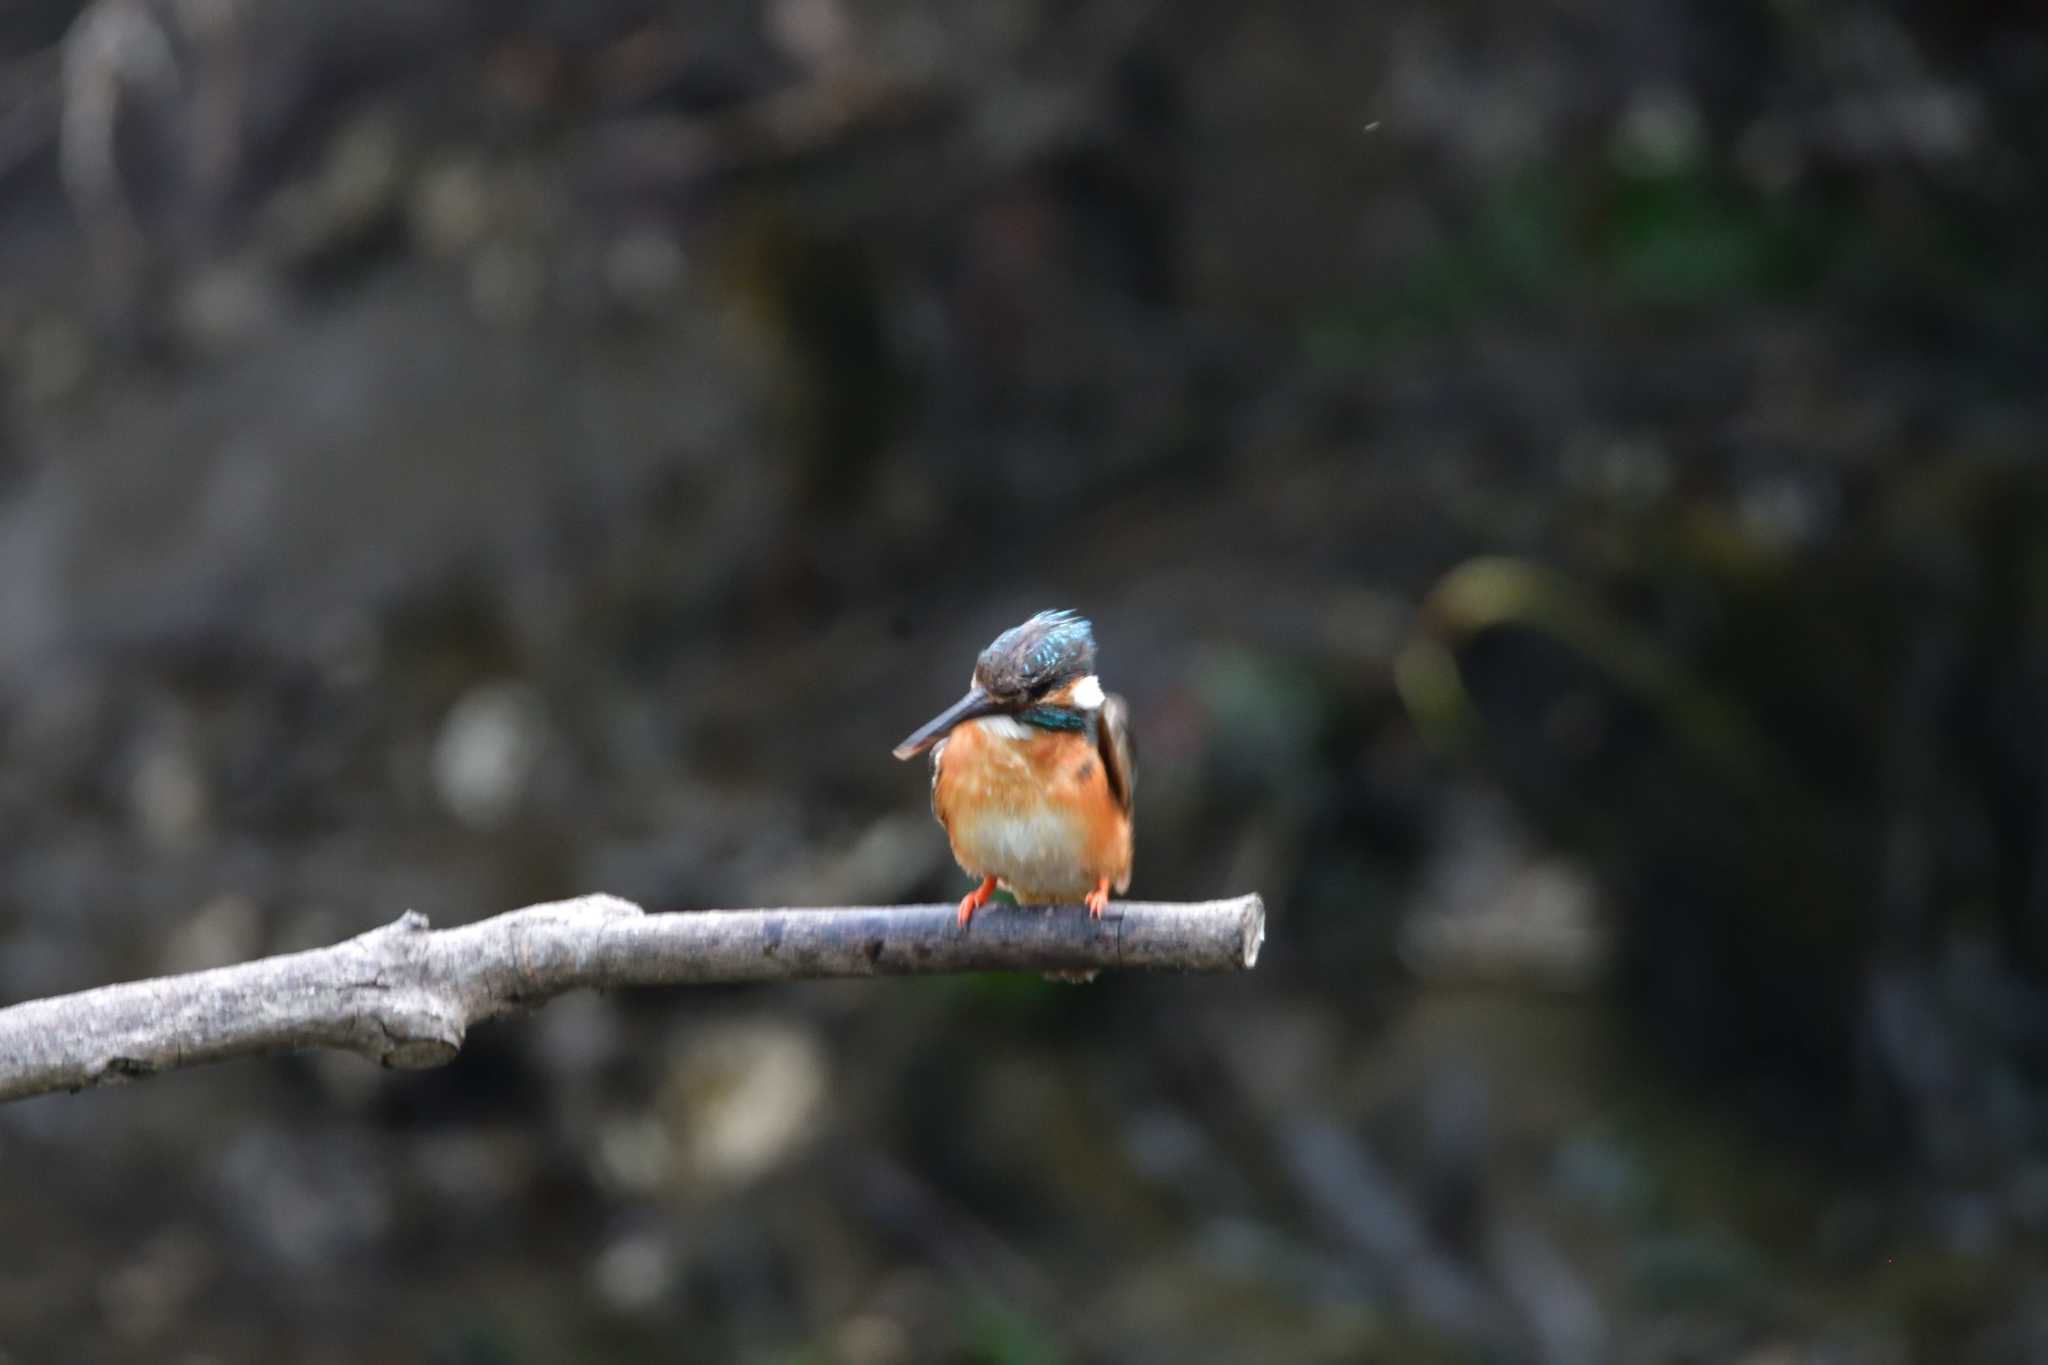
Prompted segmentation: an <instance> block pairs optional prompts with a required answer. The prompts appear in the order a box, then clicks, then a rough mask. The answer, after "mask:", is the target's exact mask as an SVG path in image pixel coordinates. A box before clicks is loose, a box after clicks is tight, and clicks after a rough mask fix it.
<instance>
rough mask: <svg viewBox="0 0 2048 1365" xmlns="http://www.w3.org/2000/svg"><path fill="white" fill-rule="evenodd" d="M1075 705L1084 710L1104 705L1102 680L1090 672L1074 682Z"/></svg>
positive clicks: (1091, 709)
mask: <svg viewBox="0 0 2048 1365" xmlns="http://www.w3.org/2000/svg"><path fill="white" fill-rule="evenodd" d="M1074 705H1076V706H1078V707H1080V708H1081V709H1082V710H1083V711H1093V710H1094V709H1095V708H1096V707H1098V706H1100V705H1102V680H1101V679H1100V678H1098V677H1096V676H1095V675H1094V674H1093V673H1090V674H1089V675H1088V676H1087V677H1085V678H1083V679H1081V681H1079V682H1077V683H1075V684H1074Z"/></svg>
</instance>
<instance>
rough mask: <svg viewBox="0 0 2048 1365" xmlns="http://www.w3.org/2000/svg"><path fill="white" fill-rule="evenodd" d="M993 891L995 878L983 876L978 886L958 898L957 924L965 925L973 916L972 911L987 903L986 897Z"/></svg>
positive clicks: (991, 894)
mask: <svg viewBox="0 0 2048 1365" xmlns="http://www.w3.org/2000/svg"><path fill="white" fill-rule="evenodd" d="M995 893H996V879H995V878H994V877H983V878H982V879H981V885H980V886H977V887H975V888H974V889H973V890H972V891H970V892H968V893H967V894H966V895H964V896H962V897H961V898H960V915H959V924H960V927H961V928H962V929H965V928H966V927H967V921H969V920H971V919H973V918H974V912H975V911H977V910H979V909H981V907H982V906H984V905H987V904H988V898H989V897H990V896H993V895H994V894H995Z"/></svg>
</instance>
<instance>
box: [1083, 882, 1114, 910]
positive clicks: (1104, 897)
mask: <svg viewBox="0 0 2048 1365" xmlns="http://www.w3.org/2000/svg"><path fill="white" fill-rule="evenodd" d="M1083 900H1084V901H1085V902H1086V904H1087V906H1088V918H1090V919H1101V918H1102V912H1103V911H1105V910H1107V909H1109V878H1107V877H1104V878H1103V879H1102V880H1101V881H1099V882H1097V883H1095V889H1094V890H1093V891H1090V892H1089V893H1088V894H1087V895H1086V896H1085V897H1083Z"/></svg>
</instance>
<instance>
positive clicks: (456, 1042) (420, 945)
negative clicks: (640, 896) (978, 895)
mask: <svg viewBox="0 0 2048 1365" xmlns="http://www.w3.org/2000/svg"><path fill="white" fill-rule="evenodd" d="M953 916H954V908H953V907H952V906H951V905H898V906H865V907H854V908H848V909H829V910H826V909H820V910H703V911H685V912H681V913H674V914H659V915H650V914H646V913H645V912H643V911H642V910H641V909H640V907H639V906H637V905H634V904H633V903H632V902H630V901H624V900H620V899H619V898H617V897H616V896H583V897H580V898H579V899H576V900H569V901H556V902H554V903H552V904H548V905H534V906H529V907H527V908H526V909H524V910H513V911H510V912H508V913H506V914H502V915H497V916H493V917H492V918H490V919H486V920H479V921H478V922H476V923H475V924H467V925H464V926H462V927H461V928H457V929H443V930H439V931H438V932H437V931H433V930H430V929H429V928H428V927H427V920H426V917H425V916H424V915H420V914H416V913H414V912H412V911H407V912H406V913H405V914H404V915H403V916H401V917H400V918H399V919H398V920H397V921H396V922H395V923H392V924H387V925H385V926H384V927H383V928H381V929H373V930H371V931H370V932H369V933H367V934H363V935H360V936H358V937H356V938H352V939H349V940H347V941H346V942H343V943H337V944H335V945H334V946H332V947H329V948H316V949H313V950H312V951H310V952H303V953H290V954H287V955H285V956H282V957H267V958H259V959H258V960H256V961H254V962H244V963H240V964H238V965H236V966H232V967H217V968H214V969H213V970H211V971H204V972H189V973H186V974H185V975H182V976H162V977H156V978H153V979H151V980H147V981H131V982H127V983H125V984H122V985H118V986H102V987H100V988H99V989H97V990H90V991H81V992H79V993H78V994H76V995H60V996H53V997H51V998H50V999H47V1000H31V1001H28V1002H26V1003H24V1004H19V1005H13V1006H10V1007H8V1008H6V1009H0V1101H6V1100H16V1099H22V1098H25V1097H27V1096H29V1095H40V1094H45V1093H47V1092H50V1091H53V1090H82V1089H85V1088H86V1087H88V1086H95V1085H105V1084H109V1083H112V1082H117V1081H124V1080H131V1079H134V1078H135V1077H139V1076H149V1075H154V1074H155V1073H157V1072H159V1071H173V1070H176V1069H178V1068H180V1067H187V1066H199V1065H201V1064H203V1063H206V1062H218V1061H225V1060H227V1059H228V1058H230V1057H249V1056H256V1055H259V1054H264V1053H274V1052H287V1051H293V1050H297V1049H301V1048H316V1047H325V1048H339V1049H342V1050H344V1051H348V1052H356V1053H360V1054H361V1055H363V1056H364V1057H368V1058H370V1059H372V1060H374V1061H377V1062H380V1063H382V1064H383V1065H385V1066H389V1067H408V1068H412V1067H429V1066H439V1065H441V1064H442V1063H443V1062H446V1061H448V1060H449V1059H450V1058H452V1057H454V1056H455V1054H456V1053H457V1052H458V1051H460V1050H461V1047H462V1040H463V1037H464V1035H465V1034H466V1033H467V1031H468V1029H469V1027H470V1025H472V1024H475V1023H478V1022H480V1021H482V1020H485V1019H495V1018H498V1017H499V1016H501V1015H506V1014H513V1013H517V1012H519V1011H522V1010H527V1009H532V1008H534V1007H535V1006H538V1005H541V1004H544V1003H546V1002H547V1001H548V1000H551V999H553V998H554V997H555V996H558V995H561V994H564V993H565V992H568V991H573V990H578V989H582V988H584V987H594V988H597V989H600V990H609V989H612V988H615V987H620V986H669V985H691V984H697V983H704V982H728V981H788V980H794V979H798V978H805V977H828V976H904V975H912V974H920V973H930V972H976V971H1035V972H1050V973H1058V974H1067V975H1071V974H1076V973H1081V974H1092V973H1094V972H1096V971H1099V970H1102V969H1104V968H1119V967H1129V968H1149V969H1155V970H1165V971H1193V972H1221V971H1238V970H1242V969H1245V968H1248V967H1250V966H1252V965H1253V963H1255V962H1256V961H1257V960H1258V955H1259V946H1260V944H1261V943H1262V942H1263V941H1264V939H1265V933H1266V909H1265V905H1264V903H1263V902H1262V901H1261V900H1260V899H1259V898H1258V897H1257V896H1256V895H1252V896H1240V897H1238V898H1237V899H1235V900H1223V901H1201V902H1196V903H1190V904H1159V903H1151V902H1144V901H1126V902H1122V903H1118V904H1112V905H1111V906H1110V908H1109V913H1108V914H1106V915H1105V916H1104V917H1103V918H1101V919H1099V920H1094V919H1090V918H1089V917H1088V916H1087V915H1086V914H1084V913H1082V912H1081V911H1080V908H1079V907H1074V908H1073V909H1071V910H1069V909H1058V910H1040V909H1030V910H1025V909H1015V908H1012V907H1008V906H993V907H990V908H989V909H987V910H984V911H983V912H982V913H981V914H980V915H978V916H977V917H976V918H975V920H974V922H973V923H972V924H971V925H970V926H968V927H967V928H966V929H961V928H958V927H956V926H955V924H954V922H953Z"/></svg>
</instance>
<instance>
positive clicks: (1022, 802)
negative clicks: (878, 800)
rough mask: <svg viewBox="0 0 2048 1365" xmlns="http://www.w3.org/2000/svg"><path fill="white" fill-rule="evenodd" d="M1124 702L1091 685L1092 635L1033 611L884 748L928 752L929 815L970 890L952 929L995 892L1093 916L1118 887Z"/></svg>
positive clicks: (1128, 771) (1080, 623) (1079, 624)
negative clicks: (959, 689)
mask: <svg viewBox="0 0 2048 1365" xmlns="http://www.w3.org/2000/svg"><path fill="white" fill-rule="evenodd" d="M1127 717H1128V711H1127V710H1126V708H1125V706H1124V699H1123V698H1122V697H1119V696H1117V695H1116V694H1114V693H1110V692H1104V691H1103V690H1102V683H1101V680H1100V679H1098V678H1097V677H1096V676H1095V632H1094V629H1093V628H1092V627H1091V626H1090V625H1089V624H1088V622H1087V621H1086V620H1084V619H1082V618H1081V617H1079V616H1076V615H1075V614H1074V613H1073V612H1071V611H1042V612H1040V613H1038V615H1036V616H1034V617H1032V618H1031V619H1030V620H1028V621H1026V622H1024V624H1022V625H1020V626H1013V627H1011V628H1010V629H1009V630H1006V631H1004V632H1003V633H1002V634H1001V635H998V636H997V637H996V638H995V641H994V642H993V643H992V644H990V645H989V647H988V648H987V649H984V650H983V651H982V652H981V657H980V658H978V659H976V660H975V663H974V673H973V675H972V676H971V677H970V678H969V679H968V684H967V695H966V696H964V697H962V698H961V699H960V700H959V701H956V702H954V703H953V704H952V705H951V706H949V707H947V708H946V709H945V710H944V711H942V712H940V713H939V714H938V715H937V716H935V717H933V718H932V719H931V720H929V721H927V722H926V723H925V724H923V725H921V726H919V727H918V728H917V730H916V731H914V732H913V733H912V734H911V736H910V737H909V738H908V739H906V740H904V741H903V742H902V743H901V744H899V745H897V746H896V750H895V753H896V757H898V758H900V759H910V758H915V757H916V756H917V755H919V754H921V753H923V752H925V751H926V750H927V749H929V750H931V755H932V814H934V815H936V816H937V817H938V818H939V823H940V824H941V825H943V826H945V830H946V841H947V842H948V843H949V844H951V845H952V846H953V857H954V860H955V861H957V862H958V863H959V864H960V867H961V870H963V871H964V872H966V873H967V875H968V876H970V877H974V878H976V879H977V880H978V881H979V882H980V884H979V885H978V886H976V887H975V888H974V890H972V891H970V892H968V893H967V895H966V896H965V897H963V898H962V899H961V901H960V913H959V917H958V918H959V923H960V925H961V927H963V928H964V927H966V925H967V923H968V921H969V920H971V919H973V918H974V912H975V911H976V910H979V909H980V908H981V907H982V906H984V905H986V904H988V900H989V897H990V896H992V895H994V894H995V892H996V888H998V887H1001V888H1003V889H1004V890H1006V891H1008V892H1009V893H1010V894H1011V895H1013V896H1015V897H1016V898H1017V902H1018V903H1019V904H1020V905H1059V904H1071V903H1072V902H1073V901H1075V900H1076V899H1079V900H1081V901H1082V902H1083V903H1085V904H1086V905H1087V907H1088V913H1089V914H1090V915H1091V916H1093V917H1095V918H1098V919H1099V918H1101V916H1102V912H1103V911H1104V910H1105V909H1107V908H1108V906H1109V892H1110V888H1111V887H1112V886H1114V887H1115V888H1116V891H1117V894H1119V895H1121V894H1123V893H1124V892H1125V891H1127V890H1129V889H1130V885H1131V784H1132V780H1133V778H1134V776H1135V772H1134V770H1133V766H1132V752H1131V735H1130V726H1129V723H1128V719H1127Z"/></svg>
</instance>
